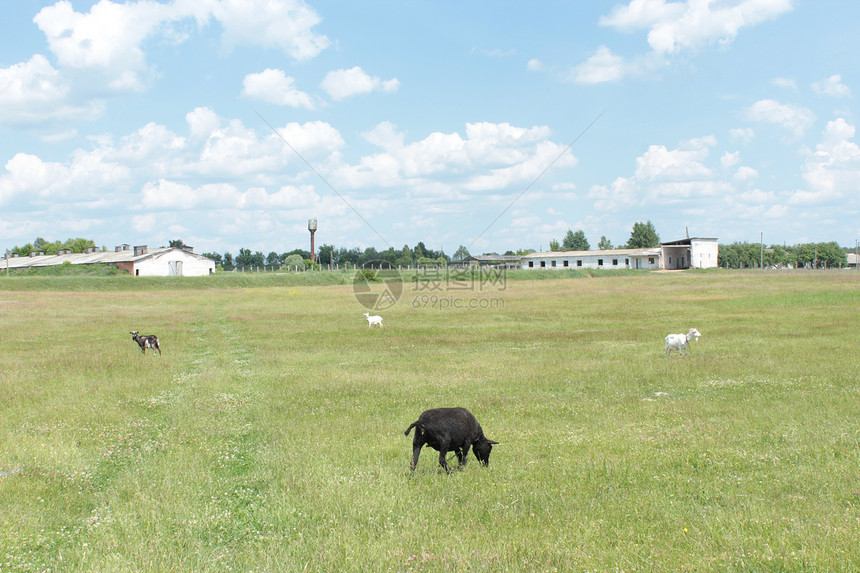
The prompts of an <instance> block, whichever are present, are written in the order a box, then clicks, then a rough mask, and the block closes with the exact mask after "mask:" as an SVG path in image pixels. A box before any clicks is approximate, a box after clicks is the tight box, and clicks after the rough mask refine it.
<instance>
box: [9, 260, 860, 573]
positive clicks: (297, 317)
mask: <svg viewBox="0 0 860 573" xmlns="http://www.w3.org/2000/svg"><path fill="white" fill-rule="evenodd" d="M317 274H318V275H319V274H324V273H317ZM309 276H310V274H308V275H306V277H305V278H296V277H289V276H278V275H260V276H258V277H256V278H255V277H254V276H253V275H249V276H245V277H217V276H216V277H205V278H204V279H202V280H200V281H195V280H193V279H184V280H174V281H171V280H167V279H165V280H163V281H157V280H152V279H151V280H147V281H141V280H138V279H131V280H128V279H127V278H125V277H74V278H68V279H63V278H61V277H56V278H50V277H46V278H39V279H36V278H33V279H28V278H18V279H16V278H14V277H13V278H11V279H6V278H5V277H3V278H2V279H0V508H1V509H2V511H0V571H11V570H14V571H147V572H149V571H246V572H248V571H273V572H278V571H703V570H705V571H802V570H806V571H816V572H818V571H858V570H860V385H858V363H860V361H858V358H857V349H858V346H860V274H858V273H852V272H849V271H841V272H837V271H833V272H821V273H786V274H765V273H753V272H750V273H728V272H707V273H705V272H699V273H696V272H692V273H689V272H688V273H666V274H660V273H637V274H634V275H631V276H626V275H617V276H616V275H607V276H597V277H587V278H565V279H561V280H559V279H546V278H542V279H540V280H530V277H535V276H538V275H527V274H522V273H511V274H510V276H509V277H508V278H507V280H506V281H505V282H504V283H503V284H501V285H499V284H496V285H494V286H492V287H488V288H484V289H483V290H481V289H479V288H478V285H476V284H471V285H468V284H467V285H465V288H464V285H462V284H458V285H447V287H446V286H444V285H442V286H439V285H434V284H428V283H423V284H422V283H420V282H419V283H415V282H407V283H405V284H404V290H403V293H402V297H401V299H400V301H399V302H398V303H397V304H396V305H395V306H394V307H392V308H391V309H389V310H386V311H385V312H382V313H380V314H382V315H383V316H384V319H385V328H384V329H382V330H379V329H374V330H369V329H368V328H367V322H366V321H365V319H364V316H363V313H364V312H365V309H364V308H363V307H362V306H361V305H360V304H358V302H357V301H356V298H355V296H354V295H353V290H352V288H351V286H350V285H349V284H329V285H326V284H322V283H325V282H347V283H348V281H342V280H339V279H337V280H336V279H332V278H329V279H324V278H320V277H316V278H313V277H311V278H308V277H309ZM552 276H561V275H552ZM28 281H32V282H28ZM144 287H145V288H144ZM437 287H438V288H437ZM455 287H456V288H455ZM432 297H436V298H435V299H433V298H432ZM690 327H696V328H698V330H699V331H700V332H701V333H702V335H703V336H702V338H701V340H700V341H699V342H698V343H696V344H693V345H692V347H691V349H690V355H689V356H688V357H687V358H680V357H679V356H678V355H677V354H673V356H672V357H670V358H669V359H666V358H664V357H663V337H664V336H665V335H666V334H668V333H669V332H686V330H687V329H688V328H690ZM130 330H140V331H141V332H142V333H156V334H158V336H159V337H160V339H161V344H162V348H163V351H164V353H163V355H162V356H160V357H152V356H150V355H148V354H147V355H146V356H142V355H141V353H140V351H139V349H138V347H137V345H136V344H135V343H134V342H133V341H132V340H131V336H130V335H129V331H130ZM438 406H464V407H467V408H468V409H470V410H471V411H472V412H473V413H474V414H475V415H476V416H477V418H478V420H479V421H480V422H481V424H482V425H483V427H484V430H485V432H486V434H487V435H488V436H489V437H490V438H491V439H494V440H497V441H498V442H500V444H499V445H498V446H496V447H495V448H494V450H493V454H492V457H491V464H490V466H489V467H486V468H485V467H480V466H479V465H478V464H477V463H476V460H475V458H474V457H473V456H472V457H471V459H470V461H469V463H468V464H467V466H466V467H465V468H464V469H463V470H460V471H455V472H454V473H453V474H452V475H450V476H449V475H446V474H445V473H444V472H442V471H441V469H440V467H439V465H438V461H437V459H436V458H437V455H436V452H435V451H433V450H429V449H425V451H424V452H423V454H422V456H421V459H420V461H419V463H418V467H417V469H416V471H415V472H414V474H413V473H411V472H410V471H409V459H410V455H411V438H407V437H405V436H404V435H403V431H404V430H405V429H406V427H407V426H408V425H409V424H410V423H411V422H413V421H414V420H415V419H416V418H417V417H418V415H419V414H420V413H421V411H422V410H424V409H426V408H431V407H438ZM470 455H471V454H470Z"/></svg>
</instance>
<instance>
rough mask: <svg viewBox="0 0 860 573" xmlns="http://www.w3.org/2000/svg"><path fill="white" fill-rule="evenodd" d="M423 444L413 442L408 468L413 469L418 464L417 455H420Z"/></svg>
mask: <svg viewBox="0 0 860 573" xmlns="http://www.w3.org/2000/svg"><path fill="white" fill-rule="evenodd" d="M423 445H424V444H414V445H413V446H412V463H411V464H409V469H410V470H412V471H415V466H417V465H418V456H419V455H421V447H422V446H423Z"/></svg>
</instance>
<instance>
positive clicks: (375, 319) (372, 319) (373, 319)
mask: <svg viewBox="0 0 860 573" xmlns="http://www.w3.org/2000/svg"><path fill="white" fill-rule="evenodd" d="M364 316H366V317H367V328H373V325H374V324H378V325H379V328H382V317H381V316H370V313H369V312H365V313H364Z"/></svg>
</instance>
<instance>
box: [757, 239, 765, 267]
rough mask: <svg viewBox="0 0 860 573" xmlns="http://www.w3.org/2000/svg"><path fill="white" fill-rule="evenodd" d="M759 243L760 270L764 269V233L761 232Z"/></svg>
mask: <svg viewBox="0 0 860 573" xmlns="http://www.w3.org/2000/svg"><path fill="white" fill-rule="evenodd" d="M758 243H759V256H758V259H759V260H758V267H759V268H760V269H763V268H764V231H762V232H761V234H760V235H759V239H758Z"/></svg>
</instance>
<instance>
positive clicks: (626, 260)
mask: <svg viewBox="0 0 860 573" xmlns="http://www.w3.org/2000/svg"><path fill="white" fill-rule="evenodd" d="M624 266H627V267H629V266H630V259H624Z"/></svg>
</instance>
